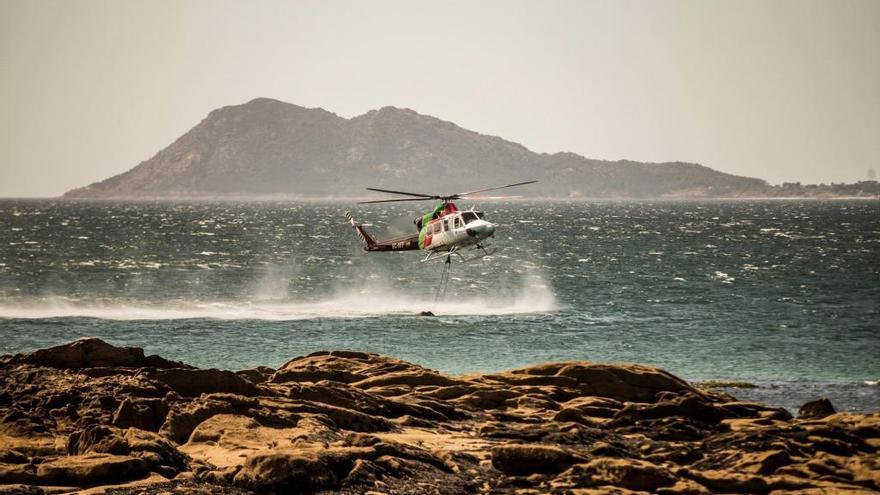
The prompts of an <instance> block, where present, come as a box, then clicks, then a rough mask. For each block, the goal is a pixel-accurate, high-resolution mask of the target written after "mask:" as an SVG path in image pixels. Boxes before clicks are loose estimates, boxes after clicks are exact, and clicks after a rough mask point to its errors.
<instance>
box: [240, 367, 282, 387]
mask: <svg viewBox="0 0 880 495" xmlns="http://www.w3.org/2000/svg"><path fill="white" fill-rule="evenodd" d="M274 373H275V370H273V369H272V368H269V367H267V366H257V367H256V368H252V369H249V370H241V371H236V372H235V374H236V375H238V376H240V377H242V378H244V379H245V380H247V381H249V382H251V383H254V384H259V383H263V382H265V381H266V380H268V379H269V378H270V377H271V376H272V375H273V374H274Z"/></svg>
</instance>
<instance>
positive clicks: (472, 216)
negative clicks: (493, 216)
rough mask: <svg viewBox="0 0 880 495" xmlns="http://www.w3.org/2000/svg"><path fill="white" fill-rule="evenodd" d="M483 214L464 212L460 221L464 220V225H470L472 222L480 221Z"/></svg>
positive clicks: (479, 212)
mask: <svg viewBox="0 0 880 495" xmlns="http://www.w3.org/2000/svg"><path fill="white" fill-rule="evenodd" d="M482 218H483V212H482V211H465V212H462V214H461V219H462V220H464V223H471V222H473V221H474V220H477V219H482Z"/></svg>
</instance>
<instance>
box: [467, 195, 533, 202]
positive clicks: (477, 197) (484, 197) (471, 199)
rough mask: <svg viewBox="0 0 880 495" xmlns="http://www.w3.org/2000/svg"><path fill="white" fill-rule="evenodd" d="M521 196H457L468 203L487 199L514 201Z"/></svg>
mask: <svg viewBox="0 0 880 495" xmlns="http://www.w3.org/2000/svg"><path fill="white" fill-rule="evenodd" d="M521 197H522V196H459V197H458V199H467V200H470V201H485V200H487V199H516V198H521Z"/></svg>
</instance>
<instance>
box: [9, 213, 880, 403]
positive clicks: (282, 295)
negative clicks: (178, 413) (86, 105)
mask: <svg viewBox="0 0 880 495" xmlns="http://www.w3.org/2000/svg"><path fill="white" fill-rule="evenodd" d="M419 206H422V208H419ZM429 206H430V205H428V204H426V205H417V206H415V207H414V206H413V204H412V203H409V204H406V203H404V204H391V205H356V204H351V203H348V204H347V203H341V202H105V201H100V202H98V201H95V202H89V201H59V200H0V353H16V352H24V351H31V350H34V349H37V348H42V347H46V346H50V345H54V344H58V343H62V342H66V341H70V340H72V339H74V338H77V337H82V336H98V337H101V338H103V339H105V340H108V341H110V342H113V343H115V344H119V345H135V346H139V347H143V348H145V350H146V351H147V352H148V353H156V354H160V355H162V356H164V357H167V358H171V359H176V360H181V361H185V362H188V363H191V364H194V365H198V366H207V367H217V368H224V369H243V368H248V367H253V366H256V365H268V366H279V365H281V364H282V363H284V362H285V361H287V360H288V359H290V358H293V357H295V356H298V355H302V354H306V353H309V352H312V351H317V350H327V349H359V350H368V351H375V352H380V353H383V354H388V355H392V356H396V357H399V358H402V359H407V360H410V361H414V362H417V363H419V364H423V365H425V366H428V367H431V368H435V369H438V370H441V371H444V372H448V373H453V374H458V373H467V372H474V371H496V370H503V369H510V368H516V367H521V366H526V365H529V364H533V363H539V362H546V361H556V360H569V359H579V360H591V361H609V362H639V363H646V364H651V365H656V366H660V367H663V368H665V369H667V370H669V371H671V372H673V373H676V374H678V375H680V376H682V377H684V378H687V379H690V380H709V379H715V380H744V381H750V382H753V383H756V384H758V385H759V387H758V388H757V389H749V390H735V391H733V393H734V394H735V395H738V396H740V397H743V398H747V399H756V400H763V401H767V402H770V403H773V404H777V405H783V406H785V407H789V408H796V407H797V406H798V405H800V404H801V403H803V402H805V401H806V400H810V399H813V398H817V397H820V396H827V397H830V398H831V399H832V401H833V402H835V404H836V405H837V406H838V408H840V409H846V410H877V409H880V386H878V385H876V384H875V382H876V381H877V380H878V379H880V334H878V330H880V256H878V248H880V202H878V201H842V200H840V201H838V200H835V201H831V200H828V201H816V200H812V201H794V200H791V201H687V202H674V201H653V202H651V201H641V202H621V201H602V202H599V201H596V202H586V201H578V202H550V201H516V202H492V203H484V204H479V205H478V207H479V208H480V209H483V210H485V211H486V213H487V217H488V219H490V220H492V221H493V222H495V223H497V224H498V225H499V227H498V230H497V232H496V238H495V240H494V241H493V242H492V243H491V244H492V245H493V246H494V247H496V248H498V251H497V252H496V253H495V254H494V255H492V256H490V257H487V258H483V259H480V260H476V261H472V262H468V263H455V264H453V266H452V271H451V277H450V283H449V286H448V291H447V293H446V296H445V297H444V298H442V299H440V300H435V294H436V290H437V286H438V283H439V279H440V273H441V268H442V266H441V265H440V264H439V263H421V262H420V259H421V257H422V255H421V254H420V253H418V252H405V253H370V254H366V253H364V252H363V251H362V250H361V244H360V241H359V239H358V238H357V237H356V236H355V233H354V232H353V230H352V229H351V227H350V226H348V225H347V224H346V223H345V222H344V220H343V214H344V212H345V211H346V210H347V209H350V210H351V211H352V212H353V213H354V215H355V217H356V218H357V219H358V220H360V221H361V222H363V223H365V224H367V225H368V229H370V230H371V232H373V233H374V234H376V235H377V236H379V237H382V236H383V235H385V234H387V235H399V234H403V233H409V232H412V231H413V229H414V227H413V225H412V218H413V217H415V216H416V215H417V214H419V213H421V210H423V209H426V208H428V207H429ZM459 206H460V207H464V206H465V203H462V204H460V205H459ZM468 206H469V205H468ZM424 310H430V311H433V312H434V313H435V314H436V315H437V316H436V317H427V318H424V317H418V316H416V315H417V313H418V312H420V311H424Z"/></svg>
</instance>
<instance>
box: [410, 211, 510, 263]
mask: <svg viewBox="0 0 880 495" xmlns="http://www.w3.org/2000/svg"><path fill="white" fill-rule="evenodd" d="M438 209H439V207H438ZM435 212H436V213H435V214H433V215H431V216H432V217H436V218H433V219H430V220H429V221H428V222H427V223H425V222H424V220H426V219H428V217H429V216H428V215H425V217H423V218H421V219H419V218H417V219H416V225H419V224H421V225H419V226H420V227H421V229H420V232H419V247H420V248H421V249H423V250H425V251H450V250H453V249H461V248H466V247H471V246H476V245H478V244H480V243H481V242H483V241H484V240H486V239H488V238H489V237H492V236H493V235H494V234H495V224H493V223H491V222H488V221H486V220H484V219H483V213H482V212H477V211H473V210H469V211H459V210H458V209H457V208H456V207H455V204H454V203H446V204H445V205H442V210H440V211H437V209H435ZM429 215H430V214H429Z"/></svg>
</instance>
